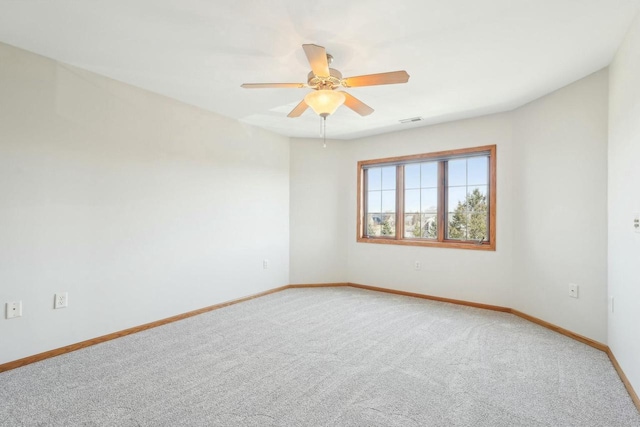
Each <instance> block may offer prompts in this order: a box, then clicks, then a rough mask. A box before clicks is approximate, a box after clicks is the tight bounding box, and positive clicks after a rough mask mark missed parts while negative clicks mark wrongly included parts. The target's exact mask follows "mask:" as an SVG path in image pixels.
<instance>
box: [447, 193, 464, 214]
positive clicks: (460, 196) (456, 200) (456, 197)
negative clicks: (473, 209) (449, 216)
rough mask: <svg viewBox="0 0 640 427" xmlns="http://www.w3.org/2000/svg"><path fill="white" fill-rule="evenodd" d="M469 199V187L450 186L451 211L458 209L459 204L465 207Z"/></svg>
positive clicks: (449, 200) (449, 201)
mask: <svg viewBox="0 0 640 427" xmlns="http://www.w3.org/2000/svg"><path fill="white" fill-rule="evenodd" d="M466 199H467V188H466V187H449V194H448V199H447V201H448V203H449V212H453V211H455V210H456V209H458V207H459V206H462V208H464V205H465V204H466Z"/></svg>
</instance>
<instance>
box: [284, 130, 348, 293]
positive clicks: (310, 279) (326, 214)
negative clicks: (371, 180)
mask: <svg viewBox="0 0 640 427" xmlns="http://www.w3.org/2000/svg"><path fill="white" fill-rule="evenodd" d="M347 148H348V146H347V145H346V144H345V142H344V141H327V148H323V147H322V142H320V141H319V140H317V139H293V140H292V141H291V165H290V170H291V201H290V208H291V210H290V218H291V219H290V221H291V237H290V243H291V246H290V253H291V263H290V265H291V271H290V279H291V283H306V284H308V283H336V282H344V281H345V280H346V278H347V245H346V241H345V236H346V235H347V232H348V229H349V228H348V224H349V221H348V219H347V218H346V213H347V206H346V200H347V193H348V191H349V188H350V187H351V184H352V183H351V181H350V178H351V175H350V174H348V173H347V164H348V163H347V160H348V155H347V151H346V149H347Z"/></svg>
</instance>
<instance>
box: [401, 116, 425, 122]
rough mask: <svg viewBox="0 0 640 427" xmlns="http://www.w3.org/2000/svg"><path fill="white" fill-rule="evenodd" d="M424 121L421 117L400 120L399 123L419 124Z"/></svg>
mask: <svg viewBox="0 0 640 427" xmlns="http://www.w3.org/2000/svg"><path fill="white" fill-rule="evenodd" d="M423 120H424V119H423V118H422V117H411V118H410V119H402V120H400V123H413V122H421V121H423Z"/></svg>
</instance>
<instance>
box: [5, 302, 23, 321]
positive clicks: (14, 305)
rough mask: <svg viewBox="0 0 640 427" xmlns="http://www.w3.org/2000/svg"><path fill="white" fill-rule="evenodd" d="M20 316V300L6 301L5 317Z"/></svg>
mask: <svg viewBox="0 0 640 427" xmlns="http://www.w3.org/2000/svg"><path fill="white" fill-rule="evenodd" d="M21 316H22V301H12V302H8V303H7V319H14V318H16V317H21Z"/></svg>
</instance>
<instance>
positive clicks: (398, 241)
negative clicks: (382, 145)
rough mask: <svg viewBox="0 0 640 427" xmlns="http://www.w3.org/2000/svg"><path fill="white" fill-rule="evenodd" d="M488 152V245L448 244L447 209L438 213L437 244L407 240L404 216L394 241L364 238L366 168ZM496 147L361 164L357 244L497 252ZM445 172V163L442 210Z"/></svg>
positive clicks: (399, 194) (441, 196) (441, 197)
mask: <svg viewBox="0 0 640 427" xmlns="http://www.w3.org/2000/svg"><path fill="white" fill-rule="evenodd" d="M480 152H487V153H489V206H488V209H489V241H488V242H483V243H480V244H479V243H477V242H468V241H467V242H465V241H459V240H449V239H446V238H445V234H444V232H445V221H446V215H447V213H446V212H444V210H445V209H439V211H438V217H437V224H438V225H437V227H438V238H437V240H418V239H408V238H405V237H404V230H403V227H404V212H403V211H400V212H396V235H395V236H394V237H366V236H365V235H364V206H365V203H366V196H365V194H364V188H365V185H364V180H365V173H364V170H365V167H366V166H371V165H376V166H378V165H379V166H385V165H392V164H406V163H410V162H414V161H416V162H417V161H423V160H439V159H442V160H445V159H451V158H456V157H466V156H468V155H470V154H474V153H480ZM496 164H497V159H496V145H485V146H481V147H472V148H463V149H459V150H447V151H438V152H433V153H425V154H414V155H410V156H398V157H387V158H383V159H372V160H361V161H359V162H358V165H357V167H358V173H357V177H358V179H357V209H356V213H357V219H356V225H357V227H356V233H357V235H356V241H357V242H360V243H373V244H386V245H389V244H391V245H403V246H426V247H438V248H455V249H470V250H484V251H495V250H496V210H497V197H496ZM403 169H404V168H403V167H400V168H398V172H397V178H396V182H397V184H396V199H397V203H398V205H397V206H403V205H404V200H403V198H404V191H403V189H404V183H403V179H404V173H401V172H402V171H403ZM444 179H445V170H444V165H443V163H442V162H440V163H438V183H439V185H438V203H439V206H446V205H445V202H446V200H445V198H446V194H445V191H444V188H445V187H446V183H444V182H443V181H444Z"/></svg>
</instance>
